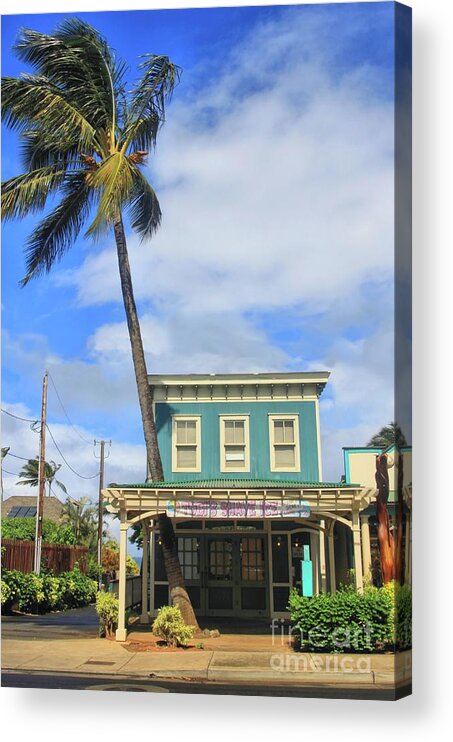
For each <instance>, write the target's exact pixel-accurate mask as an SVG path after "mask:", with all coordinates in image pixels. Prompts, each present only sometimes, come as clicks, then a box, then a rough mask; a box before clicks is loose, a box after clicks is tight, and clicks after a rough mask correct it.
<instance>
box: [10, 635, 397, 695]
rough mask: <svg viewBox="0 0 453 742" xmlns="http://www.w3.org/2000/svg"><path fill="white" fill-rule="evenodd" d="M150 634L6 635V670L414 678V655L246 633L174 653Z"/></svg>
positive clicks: (342, 682) (369, 682) (301, 680)
mask: <svg viewBox="0 0 453 742" xmlns="http://www.w3.org/2000/svg"><path fill="white" fill-rule="evenodd" d="M151 639H152V635H151V636H150V634H141V633H139V632H131V634H130V635H129V637H128V641H127V642H125V643H122V644H119V643H117V642H115V641H109V640H107V639H99V638H72V637H70V638H67V639H63V638H61V639H60V638H58V639H52V640H51V641H49V640H47V641H43V640H40V639H34V640H32V641H30V640H24V639H22V638H19V639H15V638H7V639H4V640H3V641H2V669H4V670H22V671H27V670H30V671H32V670H33V671H40V670H41V671H47V672H52V671H54V672H67V673H82V672H83V673H84V674H86V673H93V674H95V675H110V676H111V675H118V676H120V677H129V678H131V677H133V678H141V679H144V678H149V677H155V678H158V677H162V678H177V679H181V680H188V681H190V680H204V681H225V682H229V683H235V682H253V683H259V682H263V683H266V685H269V683H272V684H278V685H281V684H285V685H289V684H291V685H293V684H295V683H296V684H300V685H310V686H314V685H319V686H324V687H325V686H334V687H339V688H340V687H357V688H375V689H376V690H377V689H379V688H380V689H383V688H390V687H391V686H393V684H394V682H395V680H396V684H397V686H403V685H407V684H408V683H409V682H410V678H411V664H410V662H411V655H410V652H404V653H401V654H399V655H396V656H395V655H391V654H383V655H354V654H337V655H331V654H308V653H298V652H293V651H292V650H291V649H290V648H289V647H287V646H281V645H280V642H279V640H278V638H277V639H276V641H275V645H274V646H273V647H272V646H269V645H270V641H271V640H270V638H269V637H256V636H254V637H251V636H248V637H247V636H244V635H241V636H239V637H238V636H237V635H235V636H234V637H232V636H231V635H230V636H226V635H223V636H220V637H218V638H216V639H206V641H205V642H203V645H204V648H203V649H196V648H190V649H186V650H174V649H170V648H159V647H156V644H155V640H153V641H151ZM264 639H265V640H266V642H264V641H263V640H264ZM140 644H141V646H139V645H140ZM239 645H242V647H241V646H239Z"/></svg>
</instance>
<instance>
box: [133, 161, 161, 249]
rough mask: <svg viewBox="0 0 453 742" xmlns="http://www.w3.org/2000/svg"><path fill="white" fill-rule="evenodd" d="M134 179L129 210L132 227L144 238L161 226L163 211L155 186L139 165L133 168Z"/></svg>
mask: <svg viewBox="0 0 453 742" xmlns="http://www.w3.org/2000/svg"><path fill="white" fill-rule="evenodd" d="M133 179H134V185H133V189H132V193H131V196H132V197H131V200H130V202H129V204H128V211H129V215H130V219H131V227H132V229H133V230H134V232H138V234H139V235H140V237H141V238H142V240H143V239H145V238H146V237H151V236H152V235H153V234H154V232H155V231H156V230H157V229H158V228H159V225H160V222H161V219H162V212H161V210H160V205H159V201H158V199H157V196H156V194H155V192H154V190H153V188H152V187H151V185H150V184H149V182H148V181H147V180H146V178H145V177H144V175H143V174H142V173H141V172H140V170H139V169H138V168H137V167H134V168H133Z"/></svg>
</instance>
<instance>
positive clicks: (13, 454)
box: [7, 451, 37, 461]
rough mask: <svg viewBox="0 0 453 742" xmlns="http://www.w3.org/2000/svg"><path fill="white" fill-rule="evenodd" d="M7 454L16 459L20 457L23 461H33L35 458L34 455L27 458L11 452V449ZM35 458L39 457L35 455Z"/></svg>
mask: <svg viewBox="0 0 453 742" xmlns="http://www.w3.org/2000/svg"><path fill="white" fill-rule="evenodd" d="M7 455H8V456H12V457H13V458H14V459H20V460H21V461H32V460H33V457H31V456H30V457H29V458H28V459H27V458H25V456H18V455H17V454H15V453H11V451H8V454H7ZM34 458H37V457H36V456H35V457H34Z"/></svg>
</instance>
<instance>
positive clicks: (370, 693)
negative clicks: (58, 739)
mask: <svg viewBox="0 0 453 742" xmlns="http://www.w3.org/2000/svg"><path fill="white" fill-rule="evenodd" d="M1 680H2V683H1V684H2V687H4V688H48V689H52V690H55V689H63V690H102V691H128V692H143V693H194V694H197V695H199V694H209V695H234V696H274V697H275V696H279V697H281V696H284V697H290V698H349V699H353V700H379V701H386V700H387V701H393V700H394V693H393V691H392V690H382V689H376V690H373V689H366V688H364V689H358V690H354V689H353V688H344V689H341V688H328V687H322V688H321V687H319V686H318V687H310V686H304V687H300V686H294V685H293V686H283V685H281V686H278V685H274V686H272V687H269V684H261V685H259V684H254V685H250V684H248V683H247V684H245V683H244V684H240V683H235V684H234V685H229V684H227V683H220V682H214V681H205V682H200V681H193V680H192V681H185V682H184V681H180V680H167V679H164V678H159V679H156V680H152V679H146V678H137V679H134V678H125V677H118V676H109V675H102V676H100V675H97V676H95V677H93V675H83V674H80V673H77V674H72V673H56V672H42V671H40V672H33V671H27V672H26V673H24V672H22V671H13V670H9V671H5V670H4V671H3V672H2V677H1ZM405 695H407V692H405V693H402V696H405Z"/></svg>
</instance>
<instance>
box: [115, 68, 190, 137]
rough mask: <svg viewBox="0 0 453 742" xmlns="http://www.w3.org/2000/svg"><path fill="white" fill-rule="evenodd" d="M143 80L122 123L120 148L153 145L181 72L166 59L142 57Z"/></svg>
mask: <svg viewBox="0 0 453 742" xmlns="http://www.w3.org/2000/svg"><path fill="white" fill-rule="evenodd" d="M143 60H144V61H143V62H142V63H141V64H140V69H141V70H143V74H142V77H141V78H140V80H139V81H138V82H137V84H136V85H135V87H134V89H133V91H132V94H131V101H130V104H129V108H128V116H127V119H126V121H125V125H124V131H123V139H122V140H121V144H122V147H123V149H124V150H125V151H126V149H127V148H128V147H130V146H133V147H134V148H136V149H144V150H148V149H151V148H152V147H154V145H155V143H156V137H157V132H158V130H159V126H160V125H161V124H162V123H163V122H164V121H165V104H166V102H167V100H169V99H170V98H171V96H172V93H173V90H174V88H175V86H176V85H177V83H178V82H179V80H180V76H181V70H180V68H179V67H178V66H177V65H175V64H173V63H172V62H171V61H170V59H169V58H168V57H166V56H162V55H155V54H145V55H144V56H143Z"/></svg>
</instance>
